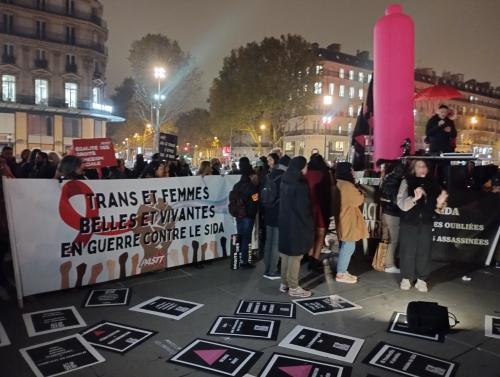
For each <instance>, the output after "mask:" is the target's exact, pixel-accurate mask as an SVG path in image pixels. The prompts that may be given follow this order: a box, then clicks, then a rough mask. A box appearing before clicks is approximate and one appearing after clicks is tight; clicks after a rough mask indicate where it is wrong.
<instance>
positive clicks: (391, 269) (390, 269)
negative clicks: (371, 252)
mask: <svg viewBox="0 0 500 377" xmlns="http://www.w3.org/2000/svg"><path fill="white" fill-rule="evenodd" d="M384 271H385V272H387V273H388V274H400V273H401V270H400V269H399V268H397V267H396V266H392V267H386V268H385V269H384Z"/></svg>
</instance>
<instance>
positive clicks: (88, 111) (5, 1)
mask: <svg viewBox="0 0 500 377" xmlns="http://www.w3.org/2000/svg"><path fill="white" fill-rule="evenodd" d="M102 14H103V7H102V4H101V3H100V2H99V1H97V0H0V47H1V49H2V50H1V57H0V78H1V81H2V85H1V95H0V147H1V146H3V145H9V144H10V145H13V146H14V148H15V153H16V154H17V155H19V154H20V152H21V151H22V150H23V149H25V148H29V149H34V148H39V149H41V150H44V151H56V152H59V153H64V152H66V151H67V150H68V149H69V148H70V147H71V146H72V142H73V139H75V138H96V137H104V136H105V135H106V123H107V122H113V121H121V120H123V119H121V118H119V117H116V116H113V115H112V107H111V106H110V104H109V103H108V102H107V101H106V100H105V98H104V88H105V85H106V79H105V72H106V64H107V50H106V47H105V42H106V40H107V37H108V30H107V27H106V23H105V22H104V20H103V19H102Z"/></svg>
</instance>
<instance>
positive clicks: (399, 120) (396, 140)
mask: <svg viewBox="0 0 500 377" xmlns="http://www.w3.org/2000/svg"><path fill="white" fill-rule="evenodd" d="M414 34H415V27H414V24H413V20H412V18H411V17H410V16H408V15H405V14H403V10H402V7H401V6H400V5H398V4H392V5H389V6H388V7H387V9H386V11H385V16H383V17H381V18H380V19H379V20H378V21H377V23H376V24H375V29H374V39H373V49H374V69H373V101H374V110H373V113H374V124H373V136H374V161H377V160H379V159H381V158H382V159H395V158H398V157H400V156H401V154H402V149H401V148H400V146H401V144H403V142H404V140H405V139H406V138H409V139H410V140H411V143H412V151H413V144H414V119H413V95H414V45H415V39H414Z"/></svg>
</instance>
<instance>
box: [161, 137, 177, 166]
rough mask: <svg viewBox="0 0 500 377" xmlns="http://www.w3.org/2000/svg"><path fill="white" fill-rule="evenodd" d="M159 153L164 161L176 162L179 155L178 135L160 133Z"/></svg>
mask: <svg viewBox="0 0 500 377" xmlns="http://www.w3.org/2000/svg"><path fill="white" fill-rule="evenodd" d="M159 143H160V145H159V146H158V153H159V154H160V157H161V158H162V159H166V160H169V161H173V160H175V156H176V155H177V135H172V134H166V133H163V132H160V138H159Z"/></svg>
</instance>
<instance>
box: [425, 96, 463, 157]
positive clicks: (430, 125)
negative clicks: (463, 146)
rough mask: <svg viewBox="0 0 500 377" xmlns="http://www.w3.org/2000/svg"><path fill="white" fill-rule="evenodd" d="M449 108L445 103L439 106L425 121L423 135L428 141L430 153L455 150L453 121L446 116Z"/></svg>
mask: <svg viewBox="0 0 500 377" xmlns="http://www.w3.org/2000/svg"><path fill="white" fill-rule="evenodd" d="M449 112H450V109H449V108H448V106H446V105H441V106H439V110H438V113H437V114H436V115H434V116H433V117H432V118H431V119H429V121H428V122H427V126H426V128H425V136H427V139H428V141H429V150H430V152H431V153H434V154H439V153H449V152H453V151H454V150H455V147H454V140H455V138H456V137H457V130H456V128H455V123H454V122H453V121H452V120H451V119H450V118H448V115H449Z"/></svg>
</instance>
